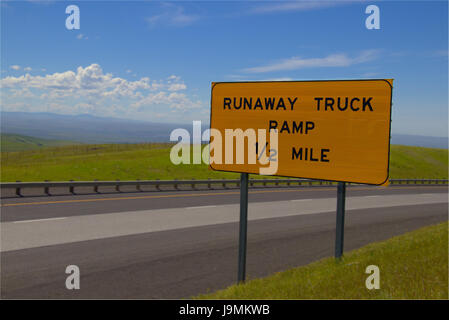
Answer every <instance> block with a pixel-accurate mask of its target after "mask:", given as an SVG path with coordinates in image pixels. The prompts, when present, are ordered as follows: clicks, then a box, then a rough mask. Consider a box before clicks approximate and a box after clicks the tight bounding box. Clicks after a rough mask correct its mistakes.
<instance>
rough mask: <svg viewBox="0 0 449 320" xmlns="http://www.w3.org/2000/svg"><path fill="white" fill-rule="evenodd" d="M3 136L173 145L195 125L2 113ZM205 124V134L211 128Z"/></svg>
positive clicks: (439, 144)
mask: <svg viewBox="0 0 449 320" xmlns="http://www.w3.org/2000/svg"><path fill="white" fill-rule="evenodd" d="M1 127H2V131H3V132H7V133H15V134H20V135H26V136H33V137H39V138H43V139H51V140H69V141H79V142H83V143H96V144H98V143H140V142H169V141H170V133H171V132H172V130H174V129H176V128H184V129H186V130H188V131H189V132H191V131H192V123H186V124H176V123H175V124H172V123H158V122H146V121H137V120H128V119H117V118H106V117H97V116H91V115H60V114H53V113H31V112H2V113H1ZM208 127H209V124H208V123H203V128H202V129H203V130H204V129H206V128H208ZM391 144H399V145H408V146H418V147H428V148H443V149H447V148H448V140H447V138H443V137H427V136H418V135H406V134H392V137H391Z"/></svg>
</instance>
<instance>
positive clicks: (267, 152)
mask: <svg viewBox="0 0 449 320" xmlns="http://www.w3.org/2000/svg"><path fill="white" fill-rule="evenodd" d="M392 89H393V80H392V79H387V80H384V79H378V80H332V81H284V82H282V81H279V82H215V83H212V95H211V122H210V125H211V153H210V156H211V159H210V167H211V168H212V169H213V170H220V171H233V172H246V173H256V174H259V173H261V172H262V171H261V169H263V168H267V167H268V166H273V164H274V165H275V166H274V167H275V171H274V173H271V174H273V175H278V176H286V177H300V178H311V179H323V180H333V181H344V182H355V183H366V184H375V185H381V184H384V183H385V182H386V180H387V179H388V167H389V151H390V122H391V98H392ZM214 129H215V130H214ZM239 129H240V130H241V131H240V130H239ZM261 130H262V131H261ZM252 132H255V133H256V137H257V138H256V139H257V140H254V137H253V136H252V135H251V133H252ZM263 132H266V141H265V140H263V139H261V138H260V137H261V136H262V133H263ZM270 133H272V134H273V136H271V135H270ZM275 133H277V139H276V136H275V135H274V134H275ZM219 139H222V141H220V143H218V142H219V141H218V140H219ZM276 141H277V142H276ZM242 144H244V145H245V146H244V147H243V150H244V154H243V156H242V154H239V152H240V151H241V149H239V148H242ZM251 156H252V157H251ZM254 156H255V157H254ZM254 158H255V159H256V161H255V162H254ZM251 159H252V160H251ZM264 159H265V160H269V162H268V163H267V162H266V161H265V162H264V161H263V160H264ZM242 160H243V161H242Z"/></svg>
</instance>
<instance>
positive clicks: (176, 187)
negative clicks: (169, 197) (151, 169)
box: [173, 179, 179, 190]
mask: <svg viewBox="0 0 449 320" xmlns="http://www.w3.org/2000/svg"><path fill="white" fill-rule="evenodd" d="M176 181H178V179H175V183H174V184H173V187H174V188H175V190H179V188H178V184H177V183H176Z"/></svg>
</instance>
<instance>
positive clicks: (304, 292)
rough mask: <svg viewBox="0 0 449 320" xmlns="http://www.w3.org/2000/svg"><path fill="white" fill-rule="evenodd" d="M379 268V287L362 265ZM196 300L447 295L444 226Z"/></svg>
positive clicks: (392, 297) (378, 297)
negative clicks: (372, 284) (369, 282)
mask: <svg viewBox="0 0 449 320" xmlns="http://www.w3.org/2000/svg"><path fill="white" fill-rule="evenodd" d="M369 265H376V266H378V267H379V270H380V289H378V290H375V289H374V290H368V289H367V288H366V287H365V281H366V278H367V277H368V276H369V275H368V274H366V273H365V269H366V267H367V266H369ZM197 298H199V299H447V298H448V224H447V222H445V223H442V224H439V225H436V226H431V227H426V228H423V229H420V230H417V231H413V232H410V233H407V234H404V235H401V236H398V237H394V238H392V239H389V240H387V241H384V242H379V243H373V244H370V245H368V246H365V247H363V248H360V249H358V250H355V251H351V252H348V253H346V254H345V256H344V258H342V260H341V261H339V262H337V261H336V260H335V259H334V258H328V259H324V260H321V261H318V262H315V263H312V264H310V265H307V266H304V267H299V268H295V269H291V270H288V271H285V272H279V273H276V274H274V275H272V276H270V277H267V278H262V279H255V280H251V281H248V282H247V283H245V284H242V285H234V286H231V287H229V288H227V289H225V290H222V291H218V292H216V293H212V294H208V295H201V296H199V297H197Z"/></svg>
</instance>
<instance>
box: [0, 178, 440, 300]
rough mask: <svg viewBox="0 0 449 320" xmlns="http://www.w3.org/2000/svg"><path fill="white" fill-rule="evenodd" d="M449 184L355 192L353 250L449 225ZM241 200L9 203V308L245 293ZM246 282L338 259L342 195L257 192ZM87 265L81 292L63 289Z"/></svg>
mask: <svg viewBox="0 0 449 320" xmlns="http://www.w3.org/2000/svg"><path fill="white" fill-rule="evenodd" d="M447 192H448V188H447V186H390V187H387V188H385V187H368V186H351V187H348V189H347V215H346V228H345V232H346V233H345V235H346V237H345V251H348V250H352V249H355V248H358V247H361V246H363V245H365V244H367V243H371V242H375V241H380V240H384V239H388V238H390V237H392V236H394V235H399V234H402V233H404V232H407V231H411V230H414V229H417V228H419V227H422V226H426V225H431V224H435V223H438V222H442V221H447V219H448V197H447ZM238 201H239V192H238V190H215V191H205V190H204V191H179V192H142V193H120V194H118V193H116V194H103V195H97V194H88V195H78V196H52V197H30V198H28V197H25V198H7V199H2V204H1V240H2V241H1V267H2V269H1V295H2V298H186V297H190V296H193V295H197V294H200V293H206V292H208V291H215V290H217V289H221V288H224V287H226V286H228V285H231V284H233V283H235V280H236V276H237V275H236V273H237V245H238ZM249 201H250V204H249V226H248V228H249V229H248V258H247V264H248V266H247V275H248V278H255V277H261V276H266V275H269V274H271V273H273V272H277V271H282V270H286V269H288V268H291V267H295V266H301V265H304V264H307V263H310V262H312V261H316V260H318V259H320V258H323V257H328V256H332V254H333V248H334V237H335V207H336V187H335V186H334V187H302V188H266V189H263V188H262V189H251V190H250V194H249ZM73 264H75V265H77V266H79V268H80V272H81V289H80V290H67V289H66V288H65V279H66V277H67V275H66V274H65V268H66V266H68V265H73Z"/></svg>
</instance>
